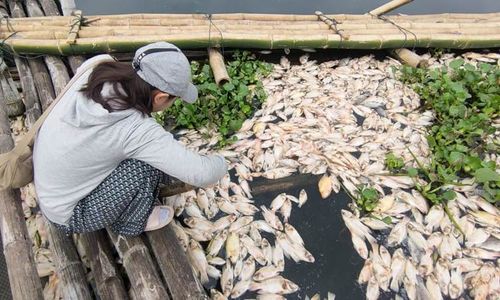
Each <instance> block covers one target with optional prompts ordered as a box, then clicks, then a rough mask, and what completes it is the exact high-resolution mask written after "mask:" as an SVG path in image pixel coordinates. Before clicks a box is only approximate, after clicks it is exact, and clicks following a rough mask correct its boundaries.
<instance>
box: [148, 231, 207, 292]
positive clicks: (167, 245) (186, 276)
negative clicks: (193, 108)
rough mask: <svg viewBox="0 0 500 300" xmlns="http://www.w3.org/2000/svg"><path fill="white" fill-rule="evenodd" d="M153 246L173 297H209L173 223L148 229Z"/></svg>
mask: <svg viewBox="0 0 500 300" xmlns="http://www.w3.org/2000/svg"><path fill="white" fill-rule="evenodd" d="M146 236H147V237H148V239H149V243H150V244H151V248H152V249H153V253H154V255H155V257H156V260H157V262H158V265H159V266H160V270H161V272H162V274H163V278H164V279H165V282H166V285H167V287H168V289H169V292H170V294H171V295H172V298H173V299H208V295H207V294H206V293H205V291H204V289H203V286H202V285H201V283H200V282H199V280H198V277H196V275H195V274H194V272H193V268H192V267H191V265H190V264H189V261H188V258H187V256H186V253H185V252H184V250H183V249H182V247H181V245H180V244H179V241H178V240H177V237H176V236H175V232H174V229H173V228H172V226H171V225H168V226H165V227H163V228H161V229H158V230H154V231H148V232H146Z"/></svg>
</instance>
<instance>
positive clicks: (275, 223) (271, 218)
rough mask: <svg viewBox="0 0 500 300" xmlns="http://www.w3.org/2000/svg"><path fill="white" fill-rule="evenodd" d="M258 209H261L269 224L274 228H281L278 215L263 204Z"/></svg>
mask: <svg viewBox="0 0 500 300" xmlns="http://www.w3.org/2000/svg"><path fill="white" fill-rule="evenodd" d="M260 209H261V210H262V215H263V216H264V219H265V220H266V222H267V223H268V224H269V225H271V227H273V228H274V229H276V230H280V231H281V230H283V224H281V221H280V220H279V219H278V217H277V216H276V215H275V214H274V213H273V212H272V211H270V210H268V209H267V208H266V207H265V206H263V205H262V206H261V207H260Z"/></svg>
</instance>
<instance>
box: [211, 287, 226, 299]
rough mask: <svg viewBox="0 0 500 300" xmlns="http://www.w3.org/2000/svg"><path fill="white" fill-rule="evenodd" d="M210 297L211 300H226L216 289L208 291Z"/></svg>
mask: <svg viewBox="0 0 500 300" xmlns="http://www.w3.org/2000/svg"><path fill="white" fill-rule="evenodd" d="M210 296H211V299H212V300H227V297H226V296H224V295H223V294H222V293H221V292H219V291H218V290H216V289H211V290H210Z"/></svg>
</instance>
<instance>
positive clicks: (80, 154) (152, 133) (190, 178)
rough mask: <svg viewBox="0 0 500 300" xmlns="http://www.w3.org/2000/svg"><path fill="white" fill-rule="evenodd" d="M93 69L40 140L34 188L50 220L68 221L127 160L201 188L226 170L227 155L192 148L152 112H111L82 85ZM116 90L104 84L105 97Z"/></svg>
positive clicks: (62, 102)
mask: <svg viewBox="0 0 500 300" xmlns="http://www.w3.org/2000/svg"><path fill="white" fill-rule="evenodd" d="M110 58H111V57H110V56H109V55H98V56H95V57H93V58H91V59H89V60H87V61H86V62H85V63H84V64H83V65H82V66H81V67H80V68H79V70H78V71H79V72H81V70H82V68H84V67H85V66H86V65H88V64H89V63H91V62H93V61H98V60H106V59H110ZM78 71H77V72H78ZM90 73H91V70H88V71H86V72H85V74H83V75H82V76H81V77H80V78H79V79H78V80H77V82H75V84H74V85H73V86H72V87H71V88H70V90H68V92H67V93H66V94H65V95H64V96H63V98H62V99H61V100H60V102H59V103H57V105H56V106H55V107H54V110H53V111H52V112H51V113H50V114H49V116H48V117H47V119H46V120H45V122H44V123H43V125H42V127H41V128H40V131H39V132H38V135H37V137H36V140H35V146H34V150H33V164H34V174H35V188H36V192H37V195H38V201H39V205H40V208H41V210H42V212H43V213H44V215H45V216H46V217H47V218H48V219H49V220H51V221H52V222H55V223H58V224H67V222H68V220H69V218H70V217H71V215H72V211H73V209H74V207H75V206H76V204H77V203H78V201H80V200H81V199H83V198H84V197H85V196H87V195H88V194H89V193H90V192H91V191H92V190H93V189H95V188H96V187H97V186H98V185H99V183H101V182H102V181H103V180H104V179H105V178H106V177H107V176H108V175H109V174H110V173H111V172H112V171H113V170H114V169H115V168H116V167H117V166H118V164H120V162H121V161H123V160H125V159H129V158H134V159H138V160H142V161H144V162H146V163H148V164H150V165H151V166H153V167H155V168H157V169H159V170H161V171H163V172H164V173H166V174H169V175H171V176H173V177H176V178H177V179H179V180H182V181H184V182H186V183H188V184H190V185H194V186H200V187H203V186H207V185H211V184H214V183H216V182H217V181H218V180H219V179H220V178H222V177H223V176H224V174H225V173H226V172H227V165H226V163H225V161H224V158H223V157H222V156H218V155H213V156H203V155H199V154H197V153H195V152H193V151H191V150H188V149H187V148H186V147H185V146H184V145H182V144H181V143H180V142H178V141H176V140H175V139H174V137H173V136H172V134H170V133H169V132H167V131H165V130H164V129H163V128H162V127H161V126H160V125H159V124H158V123H156V121H155V120H154V119H153V118H152V117H149V116H147V117H146V116H143V115H142V114H141V113H140V112H139V111H137V110H135V109H128V110H123V111H116V112H112V113H110V112H108V111H107V110H106V109H104V108H103V107H102V105H100V104H98V103H96V102H94V101H93V100H91V99H88V98H86V97H85V96H84V95H83V94H82V93H81V92H79V90H80V89H81V88H82V86H83V85H84V84H85V83H86V82H87V80H88V77H89V75H90ZM111 93H113V89H112V87H111V84H105V85H104V86H103V89H102V94H103V96H106V95H110V94H111Z"/></svg>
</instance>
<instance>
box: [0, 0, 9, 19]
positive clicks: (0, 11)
mask: <svg viewBox="0 0 500 300" xmlns="http://www.w3.org/2000/svg"><path fill="white" fill-rule="evenodd" d="M0 16H2V17H4V18H8V17H9V11H8V10H7V4H6V2H5V1H3V0H2V1H0Z"/></svg>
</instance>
